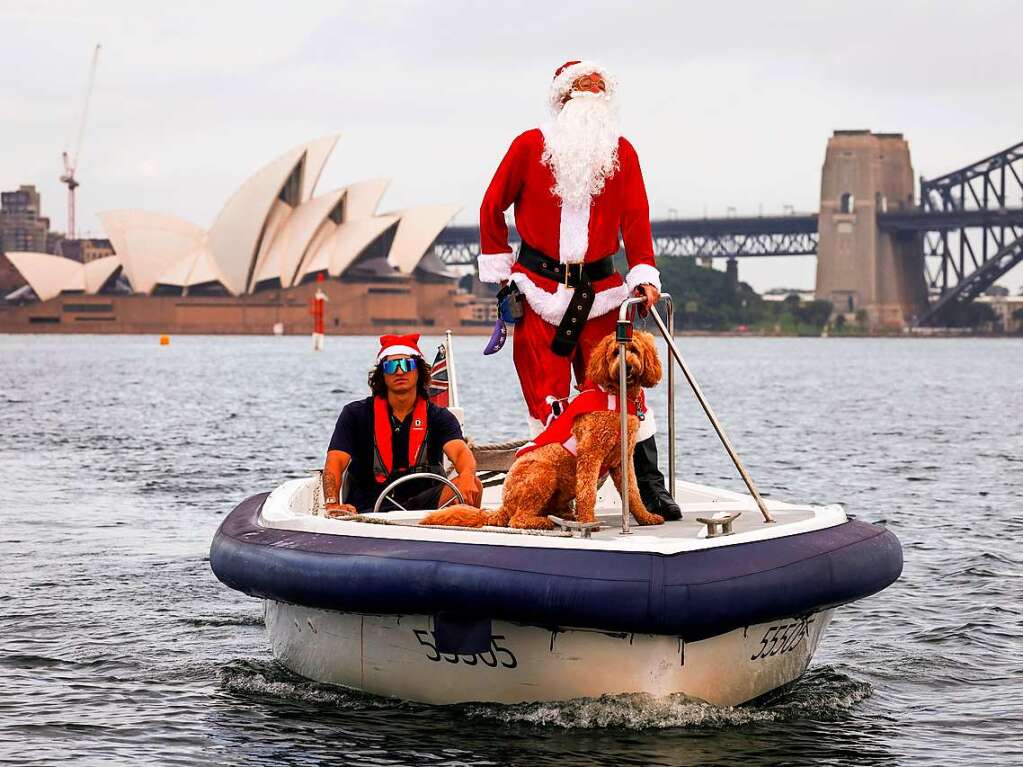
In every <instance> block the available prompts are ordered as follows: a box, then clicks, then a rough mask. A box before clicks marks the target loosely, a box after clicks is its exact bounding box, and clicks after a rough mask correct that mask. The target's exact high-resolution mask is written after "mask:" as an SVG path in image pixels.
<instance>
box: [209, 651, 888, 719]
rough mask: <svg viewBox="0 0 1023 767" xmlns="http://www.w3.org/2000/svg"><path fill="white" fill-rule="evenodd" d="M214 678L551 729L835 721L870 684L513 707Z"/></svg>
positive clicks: (298, 698)
mask: <svg viewBox="0 0 1023 767" xmlns="http://www.w3.org/2000/svg"><path fill="white" fill-rule="evenodd" d="M220 682H221V685H222V687H223V688H224V689H225V690H227V691H229V692H231V693H233V694H237V695H245V696H253V697H258V698H269V699H275V700H278V701H286V702H291V703H306V704H313V705H317V706H328V707H332V708H336V709H341V710H349V711H350V710H367V709H403V710H413V709H422V710H423V711H424V712H425V711H429V710H438V711H443V712H444V713H446V714H454V715H456V716H459V717H464V718H466V719H479V720H489V721H493V722H500V723H505V724H512V723H514V724H524V725H532V726H536V727H543V728H557V729H607V728H621V729H628V730H649V729H667V728H708V729H720V728H728V727H742V726H745V725H748V724H752V723H756V722H792V721H798V720H800V719H813V720H816V721H834V720H837V719H839V718H841V717H842V716H844V715H845V714H846V712H847V711H848V710H849V709H850V708H851V707H853V706H854V705H856V704H857V703H859V702H860V701H861V700H863V699H865V698H867V697H868V696H869V695H870V694H871V686H870V684H869V683H867V682H861V681H857V680H855V679H852V678H851V677H849V676H847V675H845V674H843V673H841V672H839V671H836V670H835V669H834V668H832V667H830V666H820V667H816V668H812V669H810V670H809V671H808V672H807V673H806V674H804V675H803V677H801V678H800V679H799V680H798V681H797V682H795V683H794V684H793V685H791V686H790V687H789V688H788V689H787V690H786V691H784V692H781V693H777V694H775V695H774V696H772V697H771V699H770V700H765V701H761V702H758V703H753V704H748V705H743V706H715V705H712V704H710V703H706V702H704V701H701V700H695V699H693V698H689V697H686V696H685V695H670V696H667V697H664V698H656V697H654V696H652V695H646V694H627V695H602V696H601V697H599V698H577V699H574V700H568V701H544V702H539V703H519V704H511V705H502V704H497V703H485V704H484V703H475V704H462V705H455V706H443V707H436V706H428V705H425V704H416V703H409V702H407V701H400V700H396V699H392V698H381V697H378V696H375V695H368V694H365V693H361V692H358V691H355V690H349V689H346V688H343V687H337V686H333V685H325V684H319V683H317V682H312V681H310V680H308V679H304V678H303V677H300V676H297V675H295V674H293V673H291V672H290V671H288V670H287V669H285V668H284V667H283V666H281V665H280V664H278V663H276V662H257V661H250V660H236V661H233V662H231V663H229V664H227V665H226V666H224V668H223V669H222V670H221V672H220Z"/></svg>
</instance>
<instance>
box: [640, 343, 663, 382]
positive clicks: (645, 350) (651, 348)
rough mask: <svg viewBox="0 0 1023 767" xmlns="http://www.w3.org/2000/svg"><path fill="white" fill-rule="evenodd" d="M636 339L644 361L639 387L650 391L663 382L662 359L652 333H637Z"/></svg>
mask: <svg viewBox="0 0 1023 767" xmlns="http://www.w3.org/2000/svg"><path fill="white" fill-rule="evenodd" d="M635 339H636V347H637V350H638V351H639V353H640V355H641V358H642V360H643V375H642V376H640V379H639V385H640V386H642V387H644V388H646V389H649V388H650V387H652V386H657V384H659V383H660V382H661V375H662V371H661V358H660V356H659V355H658V354H657V345H656V344H655V343H654V337H653V336H652V335H651V334H650V333H644V332H637V333H636V334H635Z"/></svg>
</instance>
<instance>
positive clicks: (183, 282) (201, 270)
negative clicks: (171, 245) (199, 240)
mask: <svg viewBox="0 0 1023 767" xmlns="http://www.w3.org/2000/svg"><path fill="white" fill-rule="evenodd" d="M207 282H220V283H221V284H223V281H222V280H221V277H220V272H219V271H218V270H217V264H216V262H215V261H214V260H213V256H212V254H211V253H210V252H209V250H208V249H207V248H206V247H205V246H201V247H199V248H197V249H196V250H194V251H193V252H192V253H189V254H188V255H187V256H185V257H184V258H182V259H180V260H179V261H178V262H177V263H175V264H174V266H172V267H171V268H170V269H168V270H167V271H166V272H164V273H163V274H161V275H160V279H158V280H157V283H159V284H160V285H173V286H175V287H179V288H189V287H192V286H193V285H202V284H204V283H207Z"/></svg>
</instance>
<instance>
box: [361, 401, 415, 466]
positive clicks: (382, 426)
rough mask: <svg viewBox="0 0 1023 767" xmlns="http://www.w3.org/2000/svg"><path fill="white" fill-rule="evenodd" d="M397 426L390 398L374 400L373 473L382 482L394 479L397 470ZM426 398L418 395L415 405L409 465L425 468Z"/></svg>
mask: <svg viewBox="0 0 1023 767" xmlns="http://www.w3.org/2000/svg"><path fill="white" fill-rule="evenodd" d="M393 438H394V429H392V428H391V409H390V406H389V405H388V404H387V397H374V399H373V476H374V478H375V479H376V481H377V484H378V485H383V484H385V483H386V482H388V481H390V479H391V478H392V474H393V473H394V446H393V445H392V440H393ZM425 459H426V400H424V399H422V398H421V397H417V398H416V404H415V406H414V407H413V408H412V426H411V427H410V428H409V434H408V468H406V469H402V470H401V471H400V473H401V474H406V473H408V472H409V471H411V470H412V469H416V468H421V467H422V466H424V465H425V463H426V460H425Z"/></svg>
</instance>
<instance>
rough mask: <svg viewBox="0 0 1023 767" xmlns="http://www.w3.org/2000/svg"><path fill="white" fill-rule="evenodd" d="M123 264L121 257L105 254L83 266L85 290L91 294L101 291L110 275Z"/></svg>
mask: <svg viewBox="0 0 1023 767" xmlns="http://www.w3.org/2000/svg"><path fill="white" fill-rule="evenodd" d="M119 266H121V259H120V258H118V257H117V256H104V257H103V258H97V259H95V260H93V261H90V262H89V263H87V264H84V265H83V266H82V277H83V281H84V283H85V292H86V293H90V294H95V293H99V291H100V288H102V287H103V286H104V285H105V284H106V282H107V280H109V279H110V275H111V274H113V273H114V272H115V271H117V268H118V267H119Z"/></svg>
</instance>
